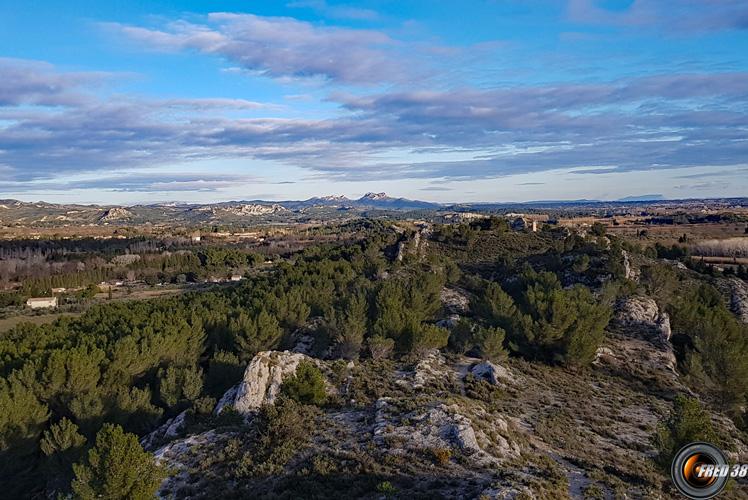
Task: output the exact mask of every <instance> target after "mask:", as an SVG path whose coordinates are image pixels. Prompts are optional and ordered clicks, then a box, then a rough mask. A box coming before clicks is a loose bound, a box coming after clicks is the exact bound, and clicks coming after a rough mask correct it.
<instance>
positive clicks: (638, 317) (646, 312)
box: [614, 296, 672, 345]
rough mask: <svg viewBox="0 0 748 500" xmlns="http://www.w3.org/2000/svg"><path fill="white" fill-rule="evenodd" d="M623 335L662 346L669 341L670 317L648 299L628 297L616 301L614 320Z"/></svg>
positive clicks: (670, 332) (652, 300)
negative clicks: (640, 338)
mask: <svg viewBox="0 0 748 500" xmlns="http://www.w3.org/2000/svg"><path fill="white" fill-rule="evenodd" d="M614 322H615V324H617V325H618V326H619V327H620V328H621V329H622V330H623V331H624V332H625V333H627V334H629V335H632V336H639V337H642V338H644V339H645V340H650V341H652V342H653V343H655V344H658V345H664V344H667V343H668V341H669V340H670V335H671V334H672V331H671V329H670V316H669V315H668V313H666V312H661V311H660V308H659V307H658V306H657V302H655V301H654V299H652V298H649V297H640V296H637V297H629V298H626V299H623V300H620V301H618V303H617V304H616V314H615V318H614Z"/></svg>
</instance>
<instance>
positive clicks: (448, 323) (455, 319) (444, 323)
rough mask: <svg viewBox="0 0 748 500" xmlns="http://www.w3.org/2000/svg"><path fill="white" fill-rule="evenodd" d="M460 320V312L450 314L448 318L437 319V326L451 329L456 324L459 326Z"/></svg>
mask: <svg viewBox="0 0 748 500" xmlns="http://www.w3.org/2000/svg"><path fill="white" fill-rule="evenodd" d="M459 322H460V315H459V314H450V315H449V317H448V318H444V319H441V320H439V321H437V322H436V326H438V327H440V328H446V329H448V330H450V329H452V328H454V327H455V326H457V323H459Z"/></svg>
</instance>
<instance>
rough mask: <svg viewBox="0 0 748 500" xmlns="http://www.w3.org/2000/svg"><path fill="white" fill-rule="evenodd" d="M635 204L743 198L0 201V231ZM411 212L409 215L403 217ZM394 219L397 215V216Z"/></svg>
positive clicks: (727, 202) (717, 203) (601, 209)
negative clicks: (126, 203) (134, 202)
mask: <svg viewBox="0 0 748 500" xmlns="http://www.w3.org/2000/svg"><path fill="white" fill-rule="evenodd" d="M637 204H641V205H642V206H641V207H640V208H641V209H646V208H648V207H651V206H657V207H669V208H671V209H672V208H684V207H685V208H688V207H693V206H700V207H701V206H703V205H705V204H708V205H711V206H713V207H723V208H729V207H734V206H743V207H746V206H748V199H747V198H722V199H705V200H696V199H692V200H666V199H664V198H663V197H662V195H659V194H648V195H639V196H630V197H626V198H622V199H620V200H615V201H600V200H585V199H582V200H545V201H529V202H514V203H509V202H504V203H456V204H442V203H434V202H428V201H419V200H410V199H407V198H394V197H391V196H388V195H387V194H386V193H375V192H371V193H366V194H365V195H364V196H362V197H360V198H358V199H349V198H348V197H346V196H342V195H328V196H319V197H313V198H309V199H307V200H286V201H267V200H242V201H226V202H217V203H205V204H200V203H178V202H163V203H153V204H141V205H129V206H121V205H84V204H55V203H47V202H44V201H37V202H22V201H18V200H13V199H7V200H0V226H11V225H20V226H35V225H39V226H71V225H139V224H160V225H174V224H177V225H204V224H210V225H221V224H245V223H248V224H256V223H268V224H274V223H278V224H283V223H315V222H320V221H329V220H334V219H337V220H341V219H350V218H352V217H360V216H364V217H366V216H377V215H379V214H380V213H385V214H386V213H390V214H393V215H395V216H397V217H406V218H407V217H416V218H421V217H424V216H425V213H428V212H430V213H432V214H433V215H438V214H439V213H445V212H484V213H485V212H491V213H502V212H507V211H509V212H522V211H530V212H532V211H566V210H594V211H596V212H598V213H600V214H601V215H603V214H606V213H608V214H610V213H614V212H616V211H618V212H620V213H625V212H627V211H629V210H632V209H633V208H634V207H636V206H637ZM411 212H413V214H412V215H408V214H409V213H411ZM398 214H400V215H398Z"/></svg>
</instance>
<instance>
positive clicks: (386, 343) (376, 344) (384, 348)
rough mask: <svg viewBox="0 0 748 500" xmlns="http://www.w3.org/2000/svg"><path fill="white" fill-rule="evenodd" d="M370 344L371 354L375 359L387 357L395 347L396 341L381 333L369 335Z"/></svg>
mask: <svg viewBox="0 0 748 500" xmlns="http://www.w3.org/2000/svg"><path fill="white" fill-rule="evenodd" d="M368 344H369V354H370V355H371V357H372V358H373V359H387V358H389V357H390V356H391V355H392V351H393V350H394V349H395V341H394V340H393V339H390V338H387V337H383V336H381V335H374V336H372V337H369V342H368Z"/></svg>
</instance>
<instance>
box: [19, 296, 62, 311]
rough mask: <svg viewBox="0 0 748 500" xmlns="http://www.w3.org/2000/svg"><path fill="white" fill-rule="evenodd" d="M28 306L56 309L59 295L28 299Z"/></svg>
mask: <svg viewBox="0 0 748 500" xmlns="http://www.w3.org/2000/svg"><path fill="white" fill-rule="evenodd" d="M26 306H28V307H30V308H31V309H55V308H56V307H57V297H34V298H30V299H29V300H27V301H26Z"/></svg>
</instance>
